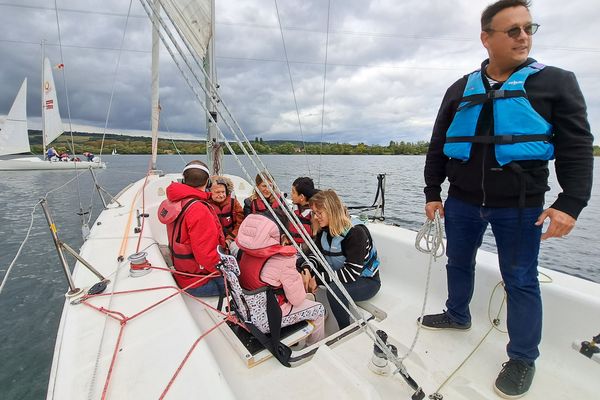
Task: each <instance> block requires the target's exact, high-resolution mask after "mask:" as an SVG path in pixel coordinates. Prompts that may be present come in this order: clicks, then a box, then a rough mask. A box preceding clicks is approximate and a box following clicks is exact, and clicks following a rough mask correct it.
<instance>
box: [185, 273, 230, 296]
mask: <svg viewBox="0 0 600 400" xmlns="http://www.w3.org/2000/svg"><path fill="white" fill-rule="evenodd" d="M186 292H188V293H189V294H191V295H192V296H194V297H210V296H218V295H220V294H221V293H225V284H224V283H223V277H221V276H218V277H216V278H213V279H211V280H210V281H208V282H206V283H205V284H204V285H202V286H198V287H195V288H191V289H187V290H186Z"/></svg>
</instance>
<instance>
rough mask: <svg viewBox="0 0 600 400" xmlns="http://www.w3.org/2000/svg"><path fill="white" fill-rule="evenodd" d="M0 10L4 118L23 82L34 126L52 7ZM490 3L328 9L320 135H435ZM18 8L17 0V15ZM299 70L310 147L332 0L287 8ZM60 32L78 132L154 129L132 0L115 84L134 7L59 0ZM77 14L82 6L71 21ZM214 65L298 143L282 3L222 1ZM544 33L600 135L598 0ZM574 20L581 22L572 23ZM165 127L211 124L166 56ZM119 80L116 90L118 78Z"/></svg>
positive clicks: (250, 113)
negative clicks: (444, 98) (444, 101)
mask: <svg viewBox="0 0 600 400" xmlns="http://www.w3.org/2000/svg"><path fill="white" fill-rule="evenodd" d="M10 1H11V2H12V3H11V2H9V1H6V2H1V3H0V26H2V27H3V30H2V34H1V35H0V57H1V59H2V68H1V69H0V84H1V85H2V86H1V87H2V92H1V93H2V96H0V114H6V113H7V112H8V109H9V108H10V105H11V103H12V101H13V98H14V96H15V94H16V92H17V90H18V87H19V85H20V84H21V81H22V79H23V78H24V77H26V76H27V77H28V78H29V88H28V112H29V116H30V118H31V120H32V121H33V125H35V122H36V121H39V116H40V110H39V108H40V107H39V104H40V100H39V92H40V90H39V88H40V74H41V72H40V64H41V59H40V58H41V54H40V46H39V45H38V43H39V42H40V41H41V40H42V39H46V40H47V41H48V45H47V46H46V53H47V55H48V56H49V57H50V58H51V61H52V62H53V63H54V64H58V63H59V62H60V51H59V48H58V47H57V46H56V44H57V43H58V34H57V24H56V15H55V12H54V10H53V9H52V8H51V6H52V5H53V2H48V1H45V0H30V1H27V2H17V1H16V0H10ZM488 3H489V0H472V1H468V0H460V1H435V0H430V1H418V0H410V1H397V0H381V1H377V2H375V1H370V2H367V1H361V0H345V1H343V2H342V1H331V9H330V15H329V45H328V48H327V50H328V51H327V62H328V66H327V81H326V85H325V87H326V92H325V106H324V110H325V114H324V118H323V140H327V141H340V142H354V143H356V142H359V141H364V142H367V143H371V144H375V143H381V144H386V143H388V142H389V141H390V140H396V141H397V140H406V141H416V140H427V139H428V137H429V134H430V131H431V127H432V125H433V122H434V120H435V115H436V112H437V108H438V106H439V103H440V102H441V98H442V96H443V94H444V91H445V89H446V88H447V87H448V86H449V85H450V84H451V83H452V82H454V81H455V80H456V79H458V78H459V77H460V76H462V75H463V74H466V73H468V72H470V71H472V70H474V69H476V68H477V67H478V66H479V64H480V62H481V60H482V59H484V58H485V57H486V53H485V50H484V49H483V47H482V46H481V44H480V42H479V15H480V12H481V10H482V9H483V8H484V7H485V6H486V5H487V4H488ZM10 4H14V6H11V5H10ZM277 4H278V6H279V12H280V18H281V24H282V26H283V27H284V37H285V44H286V48H287V53H288V57H289V60H290V62H291V63H290V70H291V74H292V78H293V84H294V88H295V93H296V100H297V104H298V108H299V113H300V120H301V123H302V130H303V134H304V138H305V140H310V141H318V140H320V138H321V112H322V109H323V104H322V99H323V76H324V64H323V63H324V60H325V43H326V37H327V35H326V29H327V23H328V19H327V4H328V3H327V2H325V1H317V0H312V1H301V0H294V1H281V0H280V1H278V3H277ZM58 5H59V8H60V9H61V11H60V28H61V34H62V35H61V36H62V43H63V49H62V54H63V57H64V63H65V66H66V68H65V71H66V77H67V84H68V91H69V105H70V109H71V117H72V119H73V121H74V123H76V124H79V125H88V126H92V127H95V128H93V129H94V130H96V131H101V130H102V128H103V127H104V124H105V120H106V115H107V110H108V103H109V99H110V93H111V89H112V87H113V84H114V85H115V95H114V99H113V103H112V108H111V113H110V120H109V123H108V127H109V128H111V129H114V130H117V131H119V130H147V129H149V126H150V119H149V115H150V111H149V108H150V42H151V40H150V32H151V30H150V23H149V22H148V21H147V19H146V18H143V16H144V15H145V14H144V11H143V10H142V8H141V6H140V4H139V2H138V1H134V2H133V7H132V17H131V18H129V20H128V28H127V32H126V37H125V42H124V49H126V51H124V52H122V54H121V60H120V65H119V69H118V73H117V77H116V81H114V71H115V66H116V62H117V57H118V51H116V50H115V49H118V47H119V46H120V43H121V37H122V35H123V28H124V24H125V22H126V18H125V17H124V15H126V13H127V8H128V5H129V2H127V1H123V0H107V1H102V2H98V1H92V0H77V1H76V0H68V1H67V0H60V1H58ZM74 10H80V11H81V12H76V11H74ZM216 13H217V25H216V28H217V66H218V77H219V84H220V86H221V89H220V93H221V95H222V96H223V98H224V101H225V102H226V104H227V105H228V106H229V107H230V109H231V110H232V112H233V113H234V115H235V116H236V118H237V119H238V121H239V123H240V125H241V126H242V128H243V129H244V130H245V132H246V133H247V135H248V136H249V137H251V138H252V137H254V136H260V137H262V138H264V139H276V138H287V139H295V140H298V139H299V138H300V135H299V132H300V129H299V125H298V115H297V113H296V107H295V104H294V98H293V95H292V91H291V85H290V77H289V74H288V67H287V65H286V63H285V55H284V51H283V45H282V41H281V33H280V30H279V25H278V21H277V14H276V10H275V6H274V2H273V1H270V0H269V1H267V0H246V1H239V0H218V1H217V10H216ZM532 14H533V16H534V20H536V21H537V22H539V23H540V24H541V25H542V27H541V28H540V31H539V33H538V34H537V35H536V36H535V40H534V50H533V51H532V56H533V57H536V58H537V59H538V60H539V61H541V62H543V63H546V64H550V65H556V66H559V67H562V68H565V69H568V70H571V71H574V72H575V73H576V75H577V76H578V79H579V82H580V86H581V88H582V91H583V93H584V95H585V96H586V100H587V102H588V112H589V118H590V123H591V125H592V129H594V128H595V127H598V126H600V111H599V110H600V83H599V81H600V80H599V79H598V78H599V77H600V73H598V71H597V68H596V66H597V65H598V61H599V59H600V48H599V47H598V46H597V44H596V43H597V42H596V40H597V37H598V36H599V33H600V32H599V28H598V27H597V25H596V23H595V21H596V20H597V19H598V17H599V14H600V13H599V12H598V11H597V7H595V6H594V4H593V2H589V1H585V0H572V1H570V2H569V6H568V7H565V5H564V2H559V1H558V0H545V1H543V2H542V1H539V0H538V1H536V2H534V5H533V7H532ZM573 21H577V22H576V23H574V22H573ZM163 53H164V54H163V55H162V61H161V78H160V82H161V106H162V110H163V112H162V116H161V121H162V129H166V128H167V127H168V129H169V130H170V131H171V132H179V133H182V134H184V133H185V134H192V133H195V134H198V136H197V137H199V138H200V137H202V135H203V133H202V132H203V131H204V129H205V122H204V117H203V116H202V113H201V109H200V107H199V105H198V104H197V102H196V100H195V96H194V95H193V93H192V92H191V91H190V89H189V88H188V87H187V86H186V84H185V81H184V79H183V78H182V77H181V76H180V74H179V72H178V70H177V68H176V67H175V65H174V63H173V62H172V61H171V60H170V59H169V56H168V54H167V53H166V52H165V51H163ZM55 79H56V81H57V82H56V84H57V87H58V89H59V96H60V99H59V102H60V107H61V113H62V116H63V120H64V121H65V122H66V121H67V107H66V104H67V103H66V96H65V93H64V86H63V85H64V81H63V77H62V74H61V73H59V72H58V71H55ZM113 82H114V83H113Z"/></svg>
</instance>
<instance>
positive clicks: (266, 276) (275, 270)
mask: <svg viewBox="0 0 600 400" xmlns="http://www.w3.org/2000/svg"><path fill="white" fill-rule="evenodd" d="M236 242H237V244H238V246H239V247H240V249H242V250H245V251H248V250H249V251H252V250H259V249H263V248H266V247H269V246H275V245H279V244H280V234H279V228H278V227H277V225H276V223H275V222H273V221H272V220H270V219H269V218H267V217H264V216H262V215H259V214H250V215H248V216H247V217H246V219H244V221H243V222H242V225H241V226H240V230H239V232H238V235H237V238H236ZM260 278H261V279H262V280H263V281H264V282H265V283H268V284H269V285H272V286H274V287H278V286H282V287H283V291H284V292H285V297H286V298H287V300H288V303H285V304H283V305H282V306H281V311H282V313H283V315H287V314H288V313H289V312H290V311H291V309H292V306H300V305H301V304H302V303H303V302H304V300H305V299H306V291H305V290H304V284H303V283H302V277H301V276H300V273H299V272H298V271H297V270H296V256H284V255H281V254H276V255H274V256H273V257H271V258H270V259H269V260H268V261H267V263H266V264H265V266H264V267H263V269H262V272H261V274H260Z"/></svg>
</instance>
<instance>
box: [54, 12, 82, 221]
mask: <svg viewBox="0 0 600 400" xmlns="http://www.w3.org/2000/svg"><path fill="white" fill-rule="evenodd" d="M54 9H55V11H56V13H55V14H56V28H57V31H58V49H59V51H60V63H61V64H62V65H65V60H64V56H63V49H62V38H61V31H60V18H59V15H58V1H57V0H54ZM61 71H62V76H63V86H64V90H65V100H66V102H67V116H68V118H69V132H70V134H71V151H72V153H73V157H75V154H76V153H75V139H74V138H73V125H72V122H71V106H70V104H69V90H68V86H67V73H66V72H65V68H62V69H61ZM75 171H77V163H75ZM75 177H76V178H77V198H78V200H79V210H81V211H83V205H82V203H81V189H80V186H79V175H78V174H76V175H75ZM83 221H84V219H83V215H82V216H81V222H82V223H83Z"/></svg>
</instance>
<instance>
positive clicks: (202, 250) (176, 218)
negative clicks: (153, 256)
mask: <svg viewBox="0 0 600 400" xmlns="http://www.w3.org/2000/svg"><path fill="white" fill-rule="evenodd" d="M208 177H209V171H208V168H207V166H206V164H204V163H203V162H202V161H198V160H194V161H190V162H189V163H188V164H187V165H186V167H185V168H184V169H183V180H182V183H179V182H172V183H171V184H170V185H169V186H168V187H167V190H166V192H167V199H166V200H165V201H163V203H161V205H160V207H159V209H158V217H159V220H160V221H161V222H163V223H165V224H166V225H167V233H168V239H169V248H170V250H171V258H172V261H173V266H174V267H175V270H177V271H179V272H183V273H185V274H186V275H183V274H177V273H175V274H174V277H175V281H176V282H177V285H178V286H179V287H180V288H182V289H185V290H186V291H187V292H188V293H190V294H191V295H193V296H197V297H204V296H217V295H219V294H220V293H222V292H223V291H224V283H223V278H222V277H221V276H218V274H216V272H217V269H216V265H217V264H218V263H219V261H220V258H219V255H218V253H217V246H219V245H220V246H225V237H224V235H223V230H222V229H221V224H220V223H219V218H218V217H217V215H216V213H215V211H214V209H213V208H212V206H211V205H210V204H209V200H210V193H208V192H206V191H205V189H206V186H207V182H208ZM190 274H193V275H190ZM210 274H214V276H211V277H210V278H204V279H203V275H210Z"/></svg>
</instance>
